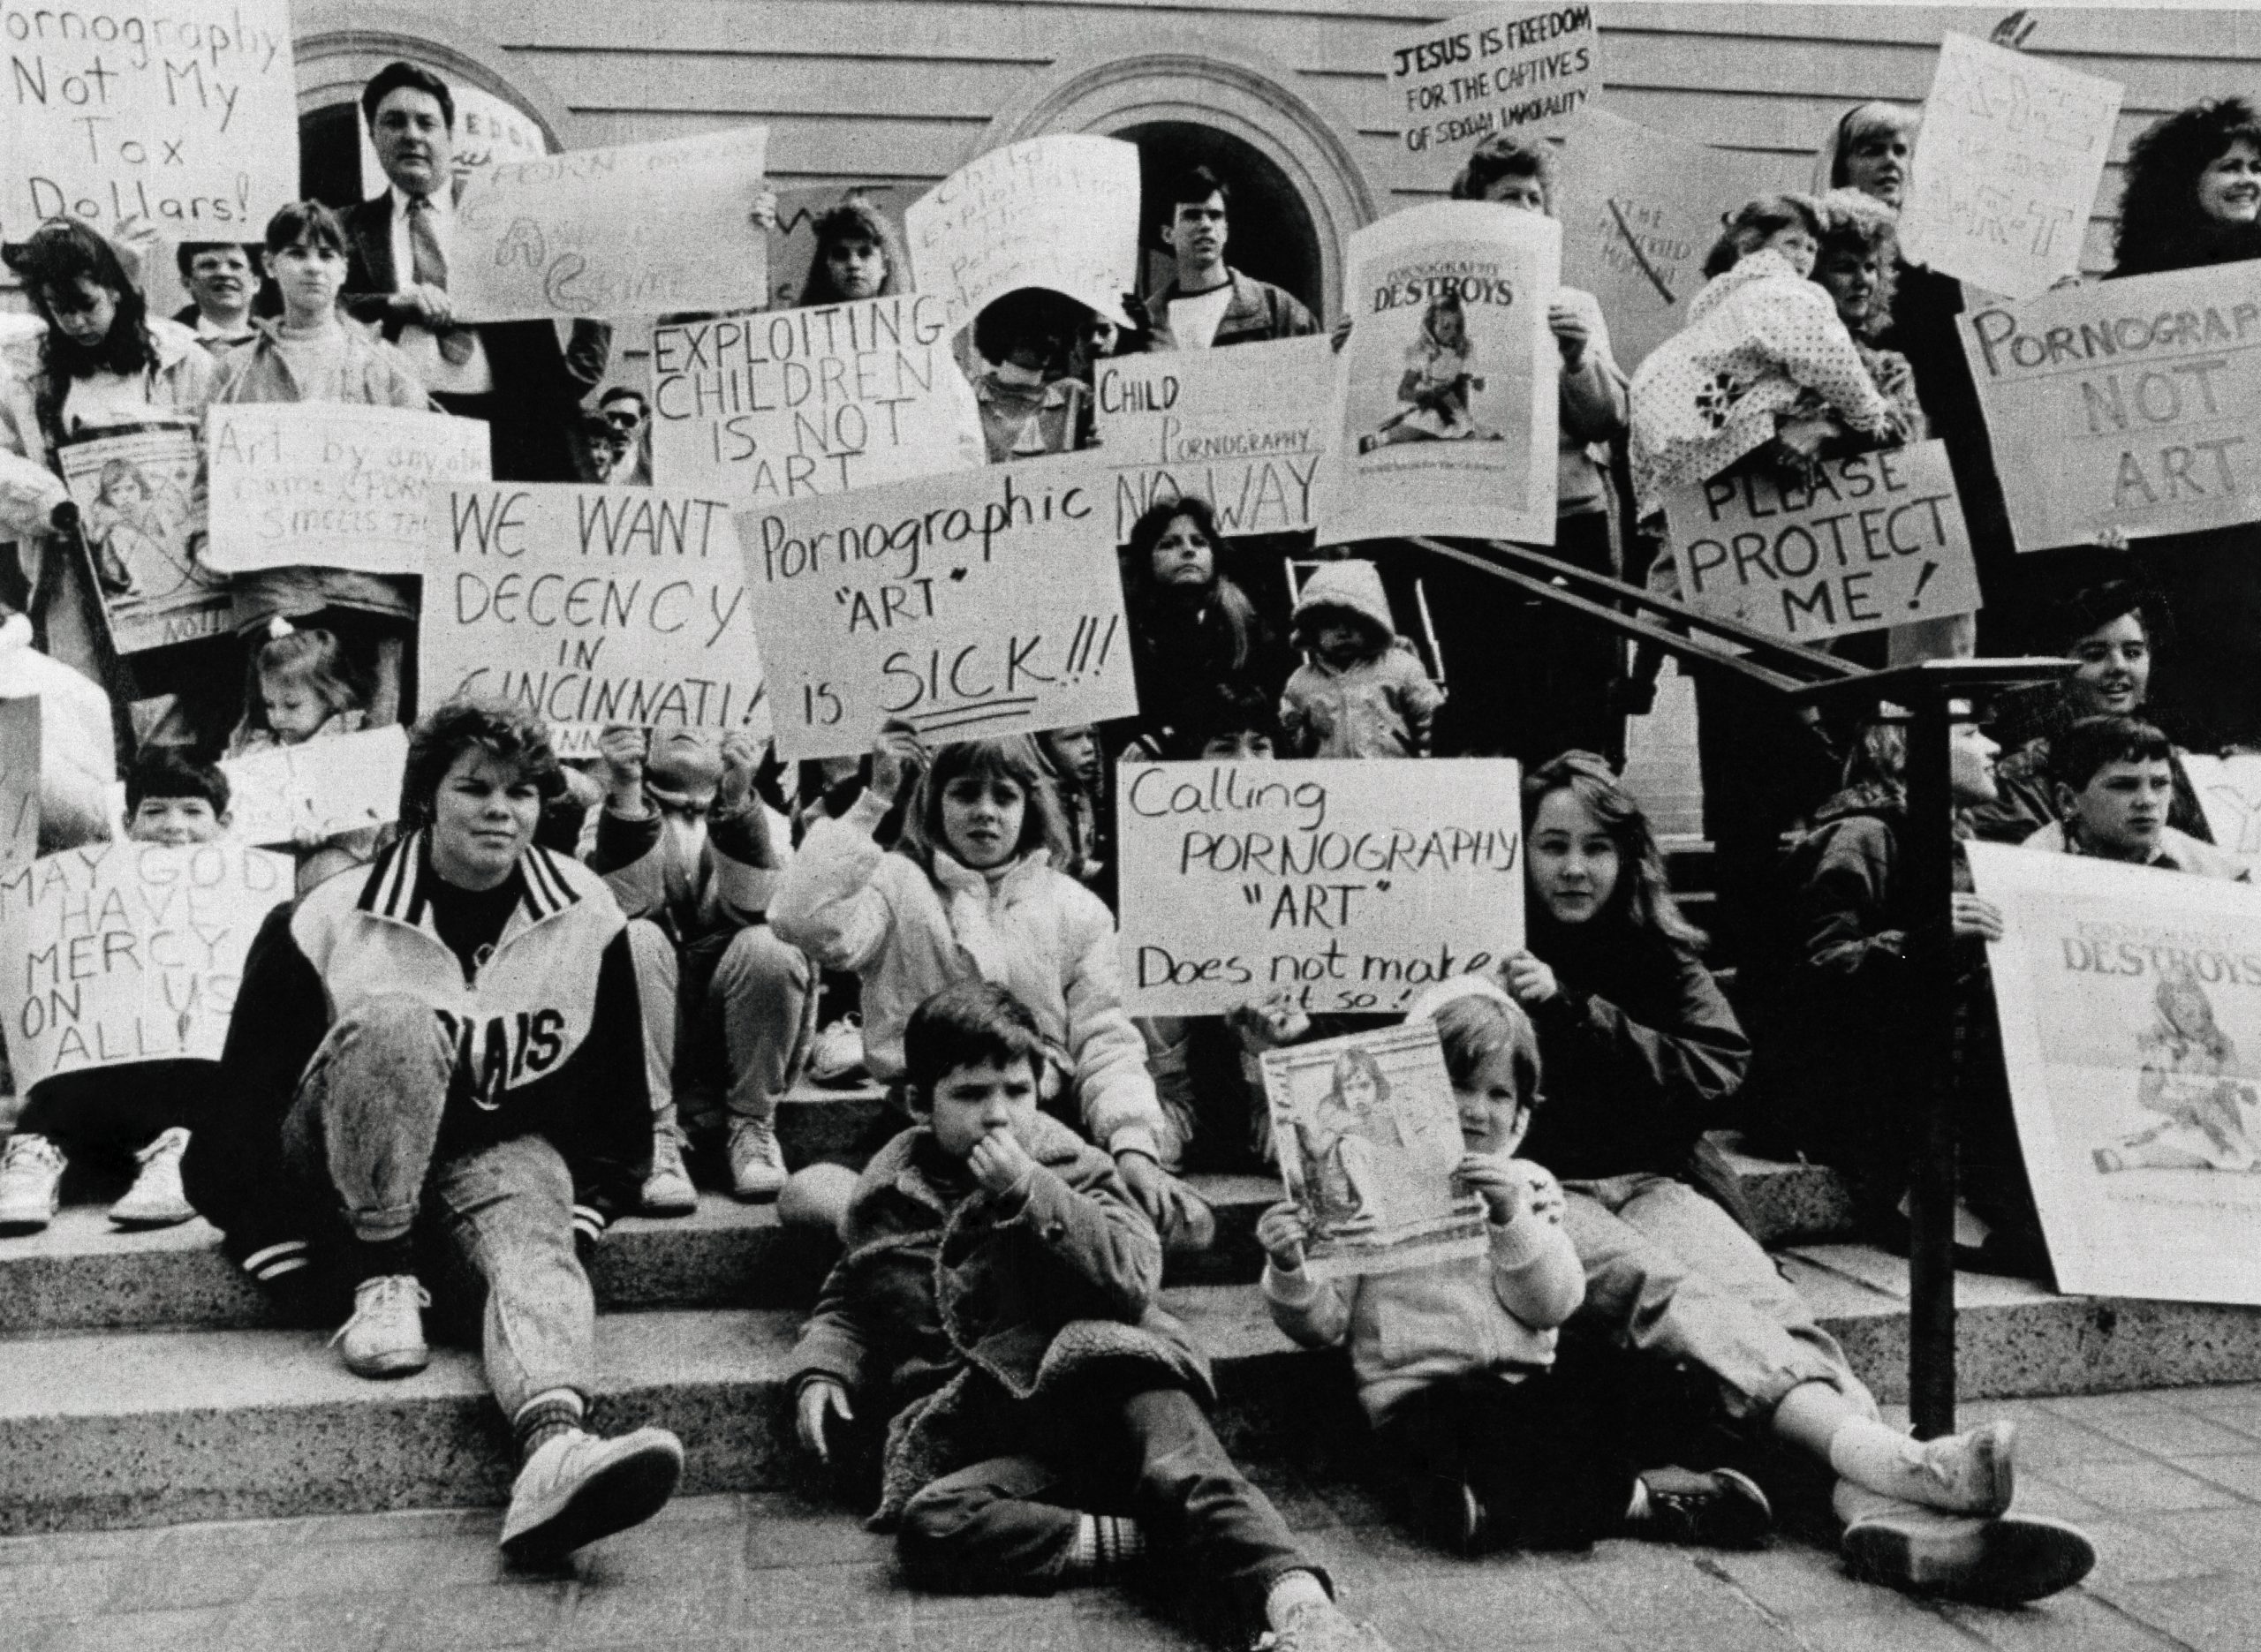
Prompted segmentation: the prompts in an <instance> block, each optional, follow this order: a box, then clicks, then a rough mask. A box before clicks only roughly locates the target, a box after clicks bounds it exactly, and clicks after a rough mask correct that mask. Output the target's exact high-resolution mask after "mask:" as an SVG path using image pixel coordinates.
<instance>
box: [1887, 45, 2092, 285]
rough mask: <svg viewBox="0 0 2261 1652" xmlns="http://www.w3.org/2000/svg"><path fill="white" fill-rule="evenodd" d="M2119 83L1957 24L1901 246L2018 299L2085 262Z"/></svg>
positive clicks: (1928, 109)
mask: <svg viewBox="0 0 2261 1652" xmlns="http://www.w3.org/2000/svg"><path fill="white" fill-rule="evenodd" d="M2120 96H2121V86H2120V83H2119V82H2118V81H2116V80H2105V79H2098V77H2097V76H2095V75H2091V74H2082V73H2079V72H2076V71H2075V70H2071V69H2066V68H2062V67H2061V66H2059V65H2058V64H2053V63H2051V62H2049V61H2048V60H2047V59H2045V58H2042V57H2033V56H2031V55H2030V54H2028V53H2025V52H2022V51H2011V50H2009V49H2008V48H2006V47H2001V46H1996V45H1993V44H1991V43H1989V42H1988V41H1982V40H1976V39H1973V38H1972V37H1971V36H1970V35H1968V34H1955V33H1953V32H1952V31H1950V32H1948V33H1947V35H1946V36H1945V38H1943V39H1942V40H1941V41H1940V66H1939V71H1938V73H1937V75H1936V76H1935V77H1934V79H1932V93H1931V95H1930V96H1929V97H1928V98H1926V99H1924V125H1923V141H1922V143H1921V144H1920V145H1919V146H1918V149H1917V156H1916V165H1915V169H1914V176H1913V179H1912V182H1911V184H1910V185H1909V192H1908V202H1907V205H1906V206H1905V207H1902V210H1901V214H1900V245H1901V247H1902V251H1903V252H1904V253H1906V254H1907V256H1908V258H1909V261H1911V262H1913V263H1919V264H1929V265H1930V266H1931V267H1932V268H1934V269H1938V270H1944V271H1945V272H1946V273H1947V274H1948V275H1955V276H1957V277H1959V278H1961V279H1962V280H1964V281H1968V282H1970V283H1974V284H1975V285H1977V286H1980V287H1984V288H1985V289H1986V290H1988V291H1990V292H2000V293H2008V295H2010V296H2011V297H2013V298H2030V297H2031V296H2032V295H2033V294H2035V293H2037V292H2039V291H2041V290H2043V289H2044V288H2045V287H2047V286H2048V285H2049V283H2051V282H2053V281H2054V280H2056V279H2057V277H2058V276H2060V275H2069V274H2071V273H2072V272H2073V270H2075V269H2076V268H2078V267H2079V264H2080V256H2081V240H2082V237H2083V235H2084V234H2085V233H2086V231H2087V230H2088V216H2089V209H2090V208H2091V207H2093V206H2094V205H2095V202H2096V186H2097V185H2098V182H2099V181H2101V180H2102V178H2103V177H2104V162H2105V158H2106V155H2108V154H2109V152H2110V150H2111V147H2112V130H2113V126H2114V123H2115V122H2116V121H2117V120H2118V119H2119V117H2120Z"/></svg>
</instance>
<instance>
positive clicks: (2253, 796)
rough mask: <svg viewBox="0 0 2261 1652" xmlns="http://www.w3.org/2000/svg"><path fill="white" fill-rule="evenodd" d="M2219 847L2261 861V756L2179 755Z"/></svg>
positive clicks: (2185, 752)
mask: <svg viewBox="0 0 2261 1652" xmlns="http://www.w3.org/2000/svg"><path fill="white" fill-rule="evenodd" d="M2176 756H2177V758H2179V759H2180V761H2181V762H2182V772H2183V773H2185V774H2187V775H2189V777H2190V789H2191V790H2193V791H2195V792H2197V794H2198V807H2199V808H2200V809H2201V810H2202V811H2204V814H2205V817H2206V828H2207V830H2208V831H2210V832H2212V834H2213V836H2214V842H2215V844H2216V845H2217V846H2218V847H2219V848H2222V849H2227V850H2228V851H2229V852H2230V853H2231V854H2233V855H2242V856H2245V858H2246V859H2248V860H2261V756H2257V755H2256V754H2254V753H2252V752H2250V751H2246V752H2238V753H2235V754H2234V755H2232V756H2229V757H2222V758H2218V757H2210V756H2207V755H2206V754H2204V753H2202V752H2197V751H2182V752H2178V753H2176Z"/></svg>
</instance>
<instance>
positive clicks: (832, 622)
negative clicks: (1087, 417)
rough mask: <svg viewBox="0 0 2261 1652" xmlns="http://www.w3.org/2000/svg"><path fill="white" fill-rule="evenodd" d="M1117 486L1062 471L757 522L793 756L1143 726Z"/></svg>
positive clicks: (769, 647) (937, 487)
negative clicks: (896, 723) (876, 742)
mask: <svg viewBox="0 0 2261 1652" xmlns="http://www.w3.org/2000/svg"><path fill="white" fill-rule="evenodd" d="M1113 481H1114V479H1113V476H1112V473H1111V472H1109V471H1107V470H1105V469H1103V468H1101V467H1100V466H1099V465H1098V464H1093V463H1091V462H1089V461H1087V460H1074V461H1064V460H1057V459H1050V460H1042V461H1039V462H1037V463H1035V464H1001V465H991V466H988V467H987V468H986V469H983V470H980V471H971V472H968V473H966V474H964V475H958V476H930V477H927V478H926V479H923V480H919V481H915V482H899V483H896V484H895V485H894V486H892V487H873V488H865V489H862V490H859V491H858V492H857V493H854V494H841V495H838V496H836V497H826V498H819V499H805V500H799V501H796V502H788V503H785V504H783V505H777V506H772V507H763V508H758V509H752V510H747V511H744V512H741V513H740V514H739V517H738V537H739V539H740V540H741V541H742V542H743V544H744V546H745V561H746V570H747V572H746V583H747V585H748V586H749V587H750V589H751V590H752V592H753V600H754V619H755V623H756V625H757V626H758V628H759V629H760V633H761V648H762V656H763V658H764V659H766V660H768V661H769V665H770V671H771V676H772V682H773V683H774V698H775V703H776V706H777V713H776V719H777V721H776V728H777V750H778V752H779V754H780V755H782V756H783V757H785V758H828V757H842V756H845V755H846V754H848V753H850V752H854V751H867V750H869V749H870V747H871V744H872V741H873V737H874V736H875V735H877V734H878V733H879V730H880V728H881V724H882V723H884V722H886V721H887V720H889V719H894V718H899V719H901V720H904V721H906V722H908V723H910V724H911V726H912V727H913V728H917V729H918V730H919V733H920V734H922V735H927V736H928V737H930V738H933V739H936V740H953V739H974V738H987V737H990V736H993V735H1008V734H1032V733H1034V732H1036V731H1037V730H1039V729H1043V728H1066V727H1069V726H1070V725H1072V724H1077V723H1086V722H1097V721H1100V720H1104V719H1106V718H1109V717H1126V716H1129V715H1131V714H1132V713H1135V712H1136V711H1137V710H1138V693H1137V690H1136V689H1135V688H1134V687H1133V686H1132V683H1131V651H1130V637H1129V636H1128V634H1127V630H1126V626H1125V622H1124V619H1123V585H1122V579H1121V577H1120V576H1119V574H1118V573H1117V572H1116V569H1115V537H1114V526H1115V517H1114V512H1113V510H1112V509H1110V504H1109V498H1108V490H1109V488H1110V487H1112V486H1113Z"/></svg>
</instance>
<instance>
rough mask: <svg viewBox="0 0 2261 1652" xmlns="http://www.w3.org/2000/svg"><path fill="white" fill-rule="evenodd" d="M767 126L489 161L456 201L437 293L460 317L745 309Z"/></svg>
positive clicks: (764, 262)
mask: <svg viewBox="0 0 2261 1652" xmlns="http://www.w3.org/2000/svg"><path fill="white" fill-rule="evenodd" d="M768 147H769V132H768V128H767V127H765V126H732V127H730V128H728V129H726V130H724V131H722V132H706V133H702V134H700V135H699V137H696V138H671V139H669V140H666V141H665V142H662V143H632V144H620V145H616V146H615V147H610V148H603V149H571V150H568V151H567V152H566V153H564V154H563V155H544V156H541V157H539V158H535V159H528V160H518V161H500V162H495V164H494V165H491V166H488V167H485V168H482V169H481V170H480V171H478V172H477V173H475V174H473V177H472V179H471V182H470V183H469V184H467V185H465V187H464V192H463V197H462V199H461V200H458V201H457V203H456V226H455V245H454V247H453V249H452V250H451V251H450V254H449V260H448V293H449V297H450V298H451V299H452V300H453V301H454V304H455V309H456V316H457V320H459V321H533V320H540V319H542V318H544V317H551V316H556V317H561V318H566V319H574V320H578V319H579V318H581V317H583V316H598V315H602V316H618V315H662V314H665V313H667V312H669V311H670V310H745V309H751V308H752V307H754V306H757V305H760V304H761V303H762V302H763V301H764V298H765V296H766V293H767V290H768V283H769V264H768V256H769V248H768V240H767V238H766V232H765V231H764V230H762V228H761V227H760V225H759V224H757V223H754V222H753V219H752V211H753V202H754V197H755V196H756V194H758V193H759V192H760V188H761V176H762V168H763V166H764V164H765V161H766V158H767V155H768Z"/></svg>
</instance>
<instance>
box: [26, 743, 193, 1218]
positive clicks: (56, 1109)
mask: <svg viewBox="0 0 2261 1652" xmlns="http://www.w3.org/2000/svg"><path fill="white" fill-rule="evenodd" d="M227 832H228V777H227V776H226V775H225V774H223V773H221V772H220V771H219V770H218V769H216V768H214V767H213V766H211V765H210V764H208V763H192V762H190V761H189V760H188V759H187V758H185V757H183V756H181V755H180V754H179V751H178V749H177V748H174V747H170V746H160V747H157V748H155V749H154V750H152V751H149V752H147V754H146V755H144V756H143V757H142V758H141V760H140V762H139V763H137V764H135V765H134V766H133V769H132V773H129V774H128V775H127V776H126V779H125V835H126V837H127V838H128V839H129V840H131V841H133V842H136V843H161V844H164V845H166V846H168V847H170V848H175V849H179V848H185V847H188V846H190V845H193V844H198V843H213V842H217V841H219V840H220V839H221V838H223V837H225V836H226V835H227ZM217 1070H218V1069H217V1067H216V1065H215V1064H214V1063H212V1062H210V1061H202V1060H193V1059H184V1060H168V1061H136V1062H133V1063H132V1064H130V1065H127V1066H122V1067H92V1068H87V1069H86V1070H83V1071H79V1072H74V1073H58V1074H56V1075H54V1076H53V1077H51V1078H48V1079H45V1080H42V1082H40V1083H38V1084H36V1085H34V1087H33V1090H32V1093H31V1096H30V1098H29V1099H28V1100H27V1101H26V1103H25V1105H24V1111H23V1114H22V1116H21V1117H20V1118H19V1119H18V1120H17V1121H16V1132H15V1134H14V1135H11V1137H9V1139H8V1146H7V1150H6V1152H5V1153H4V1155H0V1233H37V1232H39V1231H40V1230H41V1229H42V1228H43V1227H45V1226H47V1225H48V1224H49V1222H51V1221H53V1220H54V1219H55V1213H56V1211H57V1210H58V1209H59V1208H60V1207H61V1203H62V1185H63V1173H64V1170H66V1169H67V1168H69V1165H70V1160H71V1158H72V1156H74V1155H79V1154H88V1155H93V1156H95V1157H99V1158H108V1157H111V1156H114V1155H117V1154H120V1153H130V1154H131V1155H132V1157H133V1158H135V1159H136V1160H138V1161H139V1162H140V1173H139V1174H137V1175H136V1176H135V1177H134V1179H133V1185H132V1187H131V1188H128V1189H127V1190H126V1194H125V1197H124V1198H122V1199H120V1200H118V1202H117V1203H115V1204H113V1205H111V1206H110V1220H111V1221H113V1222H115V1223H117V1225H118V1226H120V1227H170V1226H173V1225H174V1224H176V1223H179V1222H185V1221H186V1220H188V1219H189V1218H191V1217H193V1216H194V1215H195V1214H196V1211H195V1210H194V1209H193V1207H192V1206H191V1205H190V1204H189V1202H188V1199H187V1197H186V1196H185V1195H184V1194H183V1193H182V1192H181V1186H180V1161H181V1155H182V1154H183V1153H185V1152H186V1151H187V1150H188V1140H189V1132H188V1126H189V1121H190V1120H192V1119H193V1118H195V1117H196V1116H197V1115H198V1113H199V1112H200V1109H201V1107H202V1105H204V1100H205V1098H206V1096H207V1095H208V1092H209V1091H210V1089H211V1085H212V1080H213V1076H214V1075H215V1074H216V1072H217ZM66 1149H67V1151H66Z"/></svg>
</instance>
